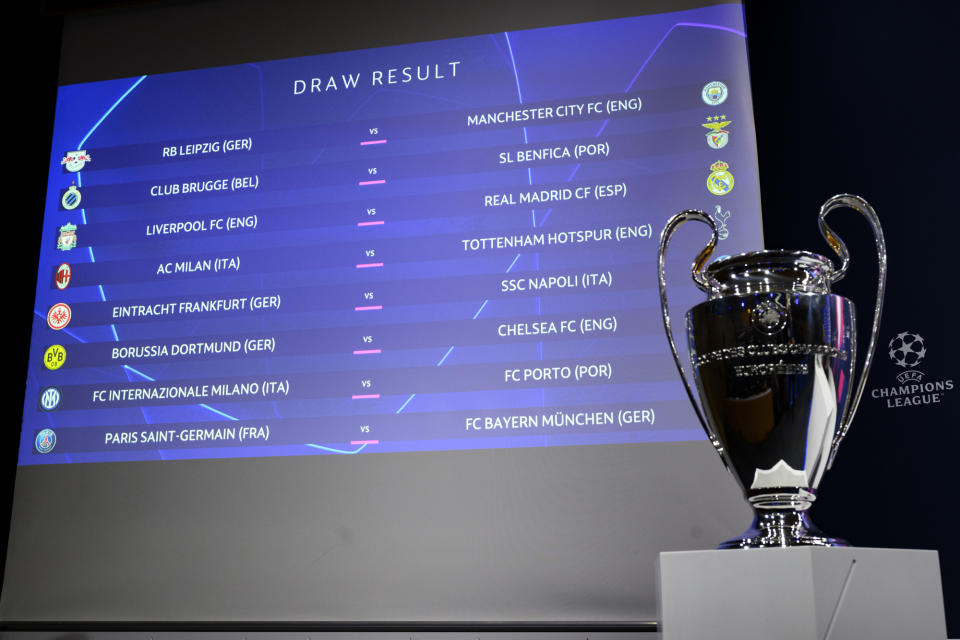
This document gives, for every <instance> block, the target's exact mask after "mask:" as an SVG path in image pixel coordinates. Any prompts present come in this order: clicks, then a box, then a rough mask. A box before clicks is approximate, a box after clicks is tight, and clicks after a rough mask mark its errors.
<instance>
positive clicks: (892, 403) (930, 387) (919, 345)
mask: <svg viewBox="0 0 960 640" xmlns="http://www.w3.org/2000/svg"><path fill="white" fill-rule="evenodd" d="M887 356H888V357H889V358H890V362H892V363H893V364H894V366H896V367H897V369H902V371H900V373H898V374H897V375H896V381H897V383H898V384H897V385H896V386H890V387H878V388H876V389H873V390H872V391H871V392H870V395H871V396H872V397H873V398H875V399H877V400H883V401H884V402H885V404H886V407H887V408H888V409H895V408H898V407H913V406H918V405H931V404H940V403H941V402H943V398H944V396H945V395H946V393H947V392H948V391H953V386H954V385H953V380H933V381H931V380H928V381H927V382H924V381H923V378H924V376H925V375H926V374H925V373H924V372H923V371H921V370H920V369H918V368H917V367H918V366H919V365H920V363H921V362H923V361H924V359H925V358H926V357H927V343H926V341H925V340H924V339H923V336H921V335H920V334H919V333H914V332H912V331H901V332H900V333H898V334H897V335H895V336H893V337H892V338H890V342H888V343H887Z"/></svg>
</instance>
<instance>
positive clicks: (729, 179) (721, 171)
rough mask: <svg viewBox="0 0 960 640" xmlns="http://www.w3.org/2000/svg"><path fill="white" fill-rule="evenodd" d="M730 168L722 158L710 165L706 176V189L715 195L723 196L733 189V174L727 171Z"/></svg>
mask: <svg viewBox="0 0 960 640" xmlns="http://www.w3.org/2000/svg"><path fill="white" fill-rule="evenodd" d="M729 168H730V165H728V164H727V163H726V162H724V161H723V160H718V161H717V162H714V163H713V164H712V165H710V172H711V173H710V175H709V176H707V191H709V192H710V193H712V194H713V195H715V196H725V195H727V194H728V193H730V192H731V191H733V174H732V173H730V172H729V171H727V169H729Z"/></svg>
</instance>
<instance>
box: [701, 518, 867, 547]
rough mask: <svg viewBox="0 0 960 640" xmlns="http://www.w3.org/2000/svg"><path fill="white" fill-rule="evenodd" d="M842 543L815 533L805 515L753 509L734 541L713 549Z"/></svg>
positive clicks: (731, 540) (813, 545)
mask: <svg viewBox="0 0 960 640" xmlns="http://www.w3.org/2000/svg"><path fill="white" fill-rule="evenodd" d="M849 546H850V545H849V544H848V543H847V541H846V540H841V539H840V538H831V537H829V536H826V535H824V533H823V532H822V531H820V530H819V529H817V527H816V525H814V524H813V523H812V522H811V521H810V518H809V517H808V516H807V513H806V511H798V510H795V509H754V518H753V524H752V525H750V528H749V529H747V530H746V531H744V533H743V535H742V536H740V537H738V538H731V539H730V540H727V541H726V542H724V543H723V544H721V545H720V546H718V547H717V549H763V548H769V547H849Z"/></svg>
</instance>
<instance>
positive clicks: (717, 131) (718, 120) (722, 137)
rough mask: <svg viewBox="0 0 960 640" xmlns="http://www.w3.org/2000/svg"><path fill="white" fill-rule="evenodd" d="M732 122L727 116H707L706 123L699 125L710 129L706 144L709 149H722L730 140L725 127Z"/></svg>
mask: <svg viewBox="0 0 960 640" xmlns="http://www.w3.org/2000/svg"><path fill="white" fill-rule="evenodd" d="M731 124H733V123H732V122H730V121H729V120H727V116H707V123H706V124H703V125H700V126H702V127H706V128H707V129H709V130H710V132H709V133H708V134H707V144H708V145H710V148H711V149H723V148H724V147H725V146H727V142H729V140H730V132H729V131H727V130H726V127H728V126H729V125H731Z"/></svg>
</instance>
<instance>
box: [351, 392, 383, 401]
mask: <svg viewBox="0 0 960 640" xmlns="http://www.w3.org/2000/svg"><path fill="white" fill-rule="evenodd" d="M350 397H351V398H353V399H354V400H375V399H376V398H379V397H380V394H379V393H369V394H367V395H361V396H350Z"/></svg>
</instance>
